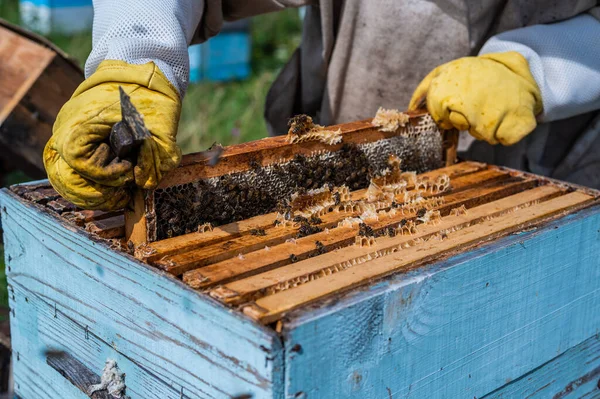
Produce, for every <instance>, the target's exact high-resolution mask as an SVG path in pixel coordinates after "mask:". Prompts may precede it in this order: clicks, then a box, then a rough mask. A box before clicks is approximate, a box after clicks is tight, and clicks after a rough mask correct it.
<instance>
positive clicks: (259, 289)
mask: <svg viewBox="0 0 600 399" xmlns="http://www.w3.org/2000/svg"><path fill="white" fill-rule="evenodd" d="M558 193H560V189H558V188H557V187H554V186H550V185H547V186H541V187H536V188H533V189H531V190H527V191H525V192H522V193H519V194H515V195H512V196H509V197H506V198H502V199H499V200H496V201H493V202H490V203H487V204H484V205H480V206H478V207H475V208H471V209H469V210H468V213H467V214H465V215H456V216H447V217H444V218H443V219H442V220H441V222H440V223H438V224H431V225H421V226H419V228H418V231H417V233H416V234H413V235H405V236H397V237H380V238H378V239H377V240H376V244H375V246H373V247H370V248H361V247H359V246H351V247H347V248H343V249H342V250H336V251H333V252H329V253H326V254H323V255H320V256H318V257H316V258H310V259H307V260H305V261H303V262H298V263H296V264H294V265H290V266H288V267H284V268H279V269H276V270H270V271H268V272H264V273H261V274H257V275H254V276H251V277H248V278H244V279H241V280H236V281H233V282H231V283H228V284H226V285H225V286H223V287H220V288H217V289H215V290H213V291H211V296H213V297H215V298H217V299H221V300H223V301H226V302H228V303H233V304H240V303H243V302H249V301H251V300H255V299H257V298H259V297H260V296H262V295H264V294H265V292H266V291H267V290H268V289H269V288H271V289H272V288H273V287H275V286H277V285H279V284H285V283H286V282H289V281H294V280H295V279H299V278H302V277H308V276H311V275H313V274H316V273H319V272H321V271H323V270H325V269H329V268H331V267H332V266H333V265H337V264H341V263H345V262H352V261H354V260H355V259H361V258H368V257H371V258H373V259H374V258H378V257H382V256H386V255H387V254H389V253H391V251H392V250H394V251H398V250H401V249H402V246H403V245H405V244H407V243H409V242H411V241H414V240H417V239H427V238H429V237H431V236H432V235H434V234H438V233H439V232H440V231H443V230H448V229H453V228H454V229H458V228H463V227H465V226H467V225H471V224H474V223H477V222H480V221H481V220H482V219H483V218H487V217H493V216H498V215H500V214H502V213H505V212H507V211H509V210H511V209H515V207H522V206H524V205H527V204H531V203H533V202H535V201H540V200H544V199H547V198H549V197H553V196H555V195H557V194H558ZM247 258H249V256H248V257H247ZM213 266H216V265H213ZM213 266H209V267H207V268H205V269H208V268H210V267H213ZM205 269H200V270H198V272H200V273H202V272H203V271H204V270H205ZM190 273H191V272H190Z"/></svg>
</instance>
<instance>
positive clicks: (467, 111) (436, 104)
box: [409, 51, 542, 145]
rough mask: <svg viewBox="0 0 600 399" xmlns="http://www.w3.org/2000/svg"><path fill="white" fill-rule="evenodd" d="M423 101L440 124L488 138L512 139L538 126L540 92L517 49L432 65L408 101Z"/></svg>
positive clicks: (509, 141) (413, 105)
mask: <svg viewBox="0 0 600 399" xmlns="http://www.w3.org/2000/svg"><path fill="white" fill-rule="evenodd" d="M425 101H426V104H427V109H428V111H429V113H430V114H431V116H432V117H433V119H434V120H435V121H436V122H437V123H438V124H439V125H440V127H442V128H444V129H451V128H456V129H458V130H468V131H469V132H470V133H471V135H473V136H474V137H475V138H477V139H479V140H485V141H487V142H488V143H490V144H498V143H500V144H504V145H511V144H515V143H516V142H518V141H519V140H521V139H522V138H523V137H525V136H526V135H528V134H529V133H531V131H533V129H535V127H536V116H537V115H538V114H540V113H541V112H542V97H541V93H540V89H539V88H538V85H537V84H536V81H535V80H534V78H533V76H532V74H531V72H530V71H529V65H528V63H527V60H526V59H525V58H524V57H523V56H522V55H521V54H519V53H517V52H514V51H510V52H504V53H495V54H485V55H481V56H479V57H465V58H460V59H457V60H454V61H451V62H449V63H447V64H444V65H441V66H439V67H437V68H435V69H434V70H433V71H431V72H430V73H429V75H427V76H426V77H425V79H423V81H422V82H421V83H420V84H419V86H418V87H417V89H416V90H415V92H414V93H413V96H412V99H411V101H410V105H409V109H417V108H419V106H420V105H421V104H423V103H424V102H425Z"/></svg>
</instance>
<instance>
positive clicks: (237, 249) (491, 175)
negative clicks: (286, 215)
mask: <svg viewBox="0 0 600 399" xmlns="http://www.w3.org/2000/svg"><path fill="white" fill-rule="evenodd" d="M509 177H510V175H509V174H508V173H505V172H501V171H497V170H483V171H481V172H477V173H473V174H469V175H466V176H461V177H458V178H456V179H455V180H454V181H453V182H452V187H453V192H452V193H450V194H448V193H443V194H442V195H446V196H448V197H452V199H448V202H454V203H455V205H454V206H459V205H460V204H459V203H460V202H461V201H470V199H471V196H472V195H473V193H471V192H469V193H467V192H463V191H462V190H465V189H467V188H468V187H473V186H475V185H480V186H482V188H481V194H480V195H476V196H475V197H476V199H477V200H478V201H483V199H484V198H488V197H489V196H490V195H498V196H502V195H510V194H512V193H514V192H516V191H520V190H524V189H526V188H528V187H531V186H533V185H534V184H535V182H534V181H533V180H527V181H511V182H508V181H507V183H506V185H504V184H499V185H497V186H493V187H492V186H489V187H488V186H486V183H493V182H496V181H498V180H508V179H509ZM483 192H486V193H487V194H485V195H484V194H483ZM502 193H505V194H502ZM433 196H434V195H433V194H427V193H424V194H423V197H424V198H428V197H433ZM458 198H462V200H460V199H458ZM457 204H458V205H457ZM360 213H361V212H350V211H349V212H343V211H339V212H329V213H326V214H324V215H322V216H320V219H321V221H322V223H320V224H319V225H318V227H320V228H321V229H326V228H327V229H329V228H334V227H335V226H337V224H338V223H339V222H341V221H342V220H344V219H345V218H348V217H357V216H359V215H360ZM402 219H405V216H404V215H402V214H398V215H397V216H396V217H395V218H390V219H389V220H387V221H386V222H385V223H384V222H382V223H380V225H381V226H379V227H377V228H383V227H385V226H386V223H387V224H392V223H394V222H395V223H398V222H400V221H401V220H402ZM373 227H374V228H375V226H373ZM298 230H299V226H279V227H277V228H271V229H267V230H265V233H266V234H265V235H264V236H252V235H244V236H239V237H236V238H232V239H230V240H227V241H223V242H218V243H215V244H213V245H209V246H205V247H201V248H198V249H193V250H190V251H185V252H182V253H179V254H176V255H167V256H164V257H162V258H160V260H158V261H156V262H154V265H156V266H158V267H160V268H162V269H163V270H165V271H167V272H169V273H171V274H174V275H180V274H182V273H185V272H188V271H190V270H192V269H195V268H198V267H203V266H206V265H210V264H213V263H216V262H221V261H224V260H226V259H231V258H233V257H235V256H238V255H240V254H242V255H245V254H247V253H249V252H252V251H256V250H259V249H263V248H265V247H266V246H268V247H271V246H274V245H278V244H282V243H284V242H285V241H286V240H288V239H290V238H294V237H296V236H297V234H298ZM332 236H333V235H332ZM348 239H350V240H352V239H353V238H352V237H351V236H349V235H348V234H346V235H345V236H344V235H343V234H342V235H340V240H339V241H340V245H341V244H342V243H343V241H344V240H345V241H348ZM249 267H250V266H249Z"/></svg>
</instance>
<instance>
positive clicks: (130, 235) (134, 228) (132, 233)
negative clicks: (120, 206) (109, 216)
mask: <svg viewBox="0 0 600 399" xmlns="http://www.w3.org/2000/svg"><path fill="white" fill-rule="evenodd" d="M123 223H124V228H123V230H124V236H125V240H126V241H127V242H131V243H132V244H133V245H134V246H139V245H142V244H145V243H147V242H148V241H149V239H148V220H147V216H146V195H145V194H144V191H143V190H139V189H137V190H134V192H133V198H132V200H131V202H130V203H129V206H128V207H127V208H126V209H125V219H124V221H123Z"/></svg>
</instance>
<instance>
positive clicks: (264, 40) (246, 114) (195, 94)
mask: <svg viewBox="0 0 600 399" xmlns="http://www.w3.org/2000/svg"><path fill="white" fill-rule="evenodd" d="M0 18H3V19H5V20H8V21H10V22H12V23H15V24H20V18H19V3H18V0H0ZM251 35H252V55H251V68H252V73H251V76H250V78H249V79H247V80H244V81H239V82H228V83H209V82H207V83H198V84H193V85H190V86H189V88H188V92H187V95H186V97H185V100H184V102H183V111H182V115H181V121H180V124H179V134H178V136H177V140H178V142H179V145H180V146H181V148H182V150H183V152H184V153H190V152H197V151H202V150H205V149H207V148H208V147H210V145H211V144H212V143H214V142H215V141H216V142H218V143H221V144H223V145H230V144H236V143H241V142H245V141H251V140H256V139H259V138H262V137H265V136H266V134H267V133H266V126H265V122H264V120H263V108H264V102H265V97H266V95H267V91H268V90H269V87H270V86H271V83H272V82H273V80H274V79H275V77H276V76H277V73H278V72H279V70H280V69H281V68H282V67H283V66H284V65H285V63H286V62H287V60H288V59H289V58H290V56H291V55H292V53H293V52H294V50H295V49H296V47H297V46H298V44H299V43H300V36H301V19H300V17H299V14H298V11H297V10H294V9H288V10H285V11H282V12H278V13H274V14H268V15H262V16H258V17H256V18H253V20H252V23H251ZM48 38H49V39H50V40H52V41H53V42H54V43H55V44H56V45H58V46H59V47H60V48H62V49H63V50H64V51H65V52H67V53H68V54H70V55H71V56H72V57H74V58H75V59H76V60H77V61H79V63H80V64H81V66H82V67H83V64H84V63H85V60H86V59H87V56H88V54H89V52H90V51H91V48H92V37H91V33H89V32H88V33H83V34H77V35H73V36H64V35H56V34H51V35H49V36H48ZM11 180H12V181H11V184H12V183H18V182H19V181H23V180H26V177H24V176H22V175H19V174H16V175H15V176H12V179H11ZM3 263H4V254H3V253H2V245H1V244H0V304H1V305H7V304H8V298H7V292H6V289H5V287H6V277H5V275H4V264H3Z"/></svg>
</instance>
